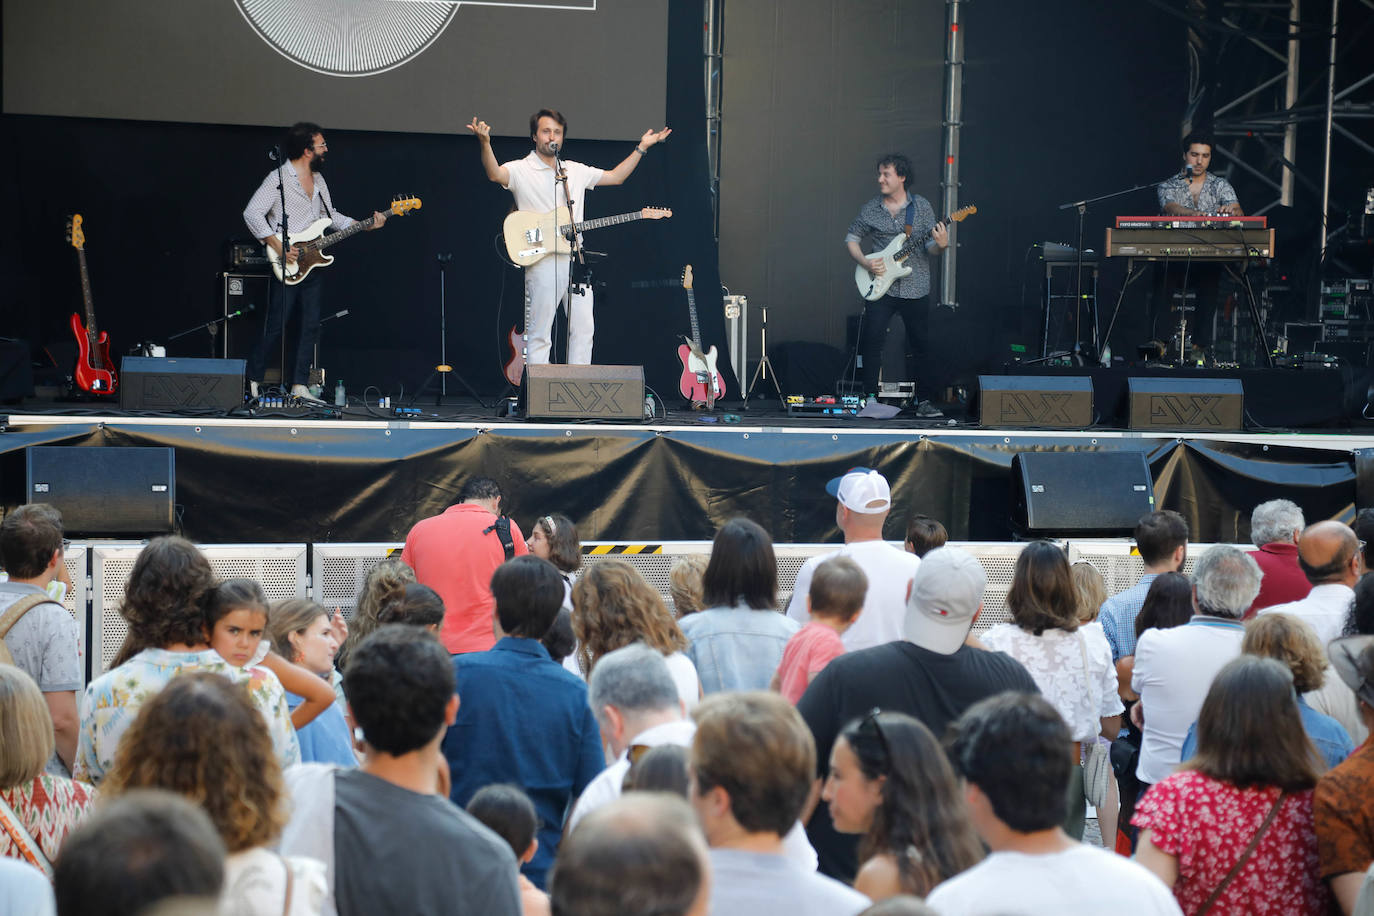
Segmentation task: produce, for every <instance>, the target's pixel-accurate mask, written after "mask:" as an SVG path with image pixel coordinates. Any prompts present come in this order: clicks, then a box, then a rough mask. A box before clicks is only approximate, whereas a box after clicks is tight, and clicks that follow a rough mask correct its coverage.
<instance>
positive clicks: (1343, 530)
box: [1298, 521, 1361, 587]
mask: <svg viewBox="0 0 1374 916" xmlns="http://www.w3.org/2000/svg"><path fill="white" fill-rule="evenodd" d="M1359 552H1360V541H1359V539H1358V538H1356V537H1355V532H1354V531H1351V530H1350V527H1349V526H1348V525H1342V524H1341V523H1340V522H1333V521H1326V522H1317V523H1316V524H1315V525H1308V526H1307V527H1306V528H1305V529H1303V532H1302V536H1301V537H1299V538H1298V565H1299V566H1301V567H1302V571H1303V573H1304V574H1305V575H1306V576H1307V581H1308V582H1311V583H1312V584H1313V585H1324V584H1329V583H1333V582H1340V583H1344V584H1346V585H1349V586H1352V587H1353V586H1354V585H1355V583H1356V582H1357V581H1358V580H1359V578H1360V570H1361V563H1360V558H1359Z"/></svg>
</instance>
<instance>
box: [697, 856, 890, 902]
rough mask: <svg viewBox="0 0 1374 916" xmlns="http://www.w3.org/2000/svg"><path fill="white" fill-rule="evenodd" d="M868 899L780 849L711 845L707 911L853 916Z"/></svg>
mask: <svg viewBox="0 0 1374 916" xmlns="http://www.w3.org/2000/svg"><path fill="white" fill-rule="evenodd" d="M869 903H870V901H869V899H868V898H867V897H865V896H864V895H863V894H861V893H859V892H858V891H856V890H854V888H852V887H849V886H848V885H846V884H841V883H840V882H838V881H836V880H835V879H834V878H827V877H826V876H825V875H821V874H817V873H816V872H809V871H805V870H804V869H802V868H801V866H799V865H797V864H796V863H795V862H793V861H792V860H790V859H788V858H786V857H785V856H781V855H776V856H775V855H769V854H767V853H761V852H745V851H742V850H738V849H712V850H711V916H758V914H759V913H786V914H788V916H854V914H855V913H861V912H863V911H864V910H866V909H867V908H868V906H869Z"/></svg>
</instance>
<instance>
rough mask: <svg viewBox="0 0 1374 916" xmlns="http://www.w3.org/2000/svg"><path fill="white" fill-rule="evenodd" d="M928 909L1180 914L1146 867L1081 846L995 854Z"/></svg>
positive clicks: (990, 915)
mask: <svg viewBox="0 0 1374 916" xmlns="http://www.w3.org/2000/svg"><path fill="white" fill-rule="evenodd" d="M926 905H927V906H928V907H930V908H931V909H932V910H935V911H936V912H937V913H939V914H940V916H1040V914H1045V916H1072V914H1080V913H1081V914H1084V916H1088V914H1092V916H1096V914H1099V913H1112V914H1113V916H1156V914H1158V916H1179V914H1180V913H1181V911H1180V910H1179V908H1178V902H1177V901H1176V900H1175V899H1174V895H1173V893H1172V892H1171V891H1170V890H1169V888H1168V887H1167V886H1165V884H1164V882H1163V881H1161V880H1159V878H1157V877H1155V876H1154V875H1153V874H1152V873H1151V872H1149V871H1147V870H1146V869H1145V867H1144V866H1142V865H1138V864H1137V863H1135V862H1132V861H1131V860H1130V859H1126V858H1123V857H1122V856H1119V855H1117V854H1116V853H1114V852H1108V851H1107V850H1105V849H1098V848H1096V847H1094V846H1088V845H1085V844H1081V843H1076V844H1074V846H1073V847H1071V848H1069V849H1065V850H1063V851H1062V852H1054V853H1050V854H1048V855H1040V856H1032V855H1026V854H1025V853H1020V852H994V853H993V854H992V855H990V856H988V857H987V858H986V859H984V860H983V861H982V862H979V863H978V864H977V865H975V866H973V867H972V868H970V869H969V870H968V871H965V872H962V873H961V874H958V875H955V876H954V877H953V878H950V879H949V880H948V881H946V882H944V883H943V884H940V885H938V886H937V887H936V888H935V889H934V890H933V891H931V892H930V896H929V897H927V898H926Z"/></svg>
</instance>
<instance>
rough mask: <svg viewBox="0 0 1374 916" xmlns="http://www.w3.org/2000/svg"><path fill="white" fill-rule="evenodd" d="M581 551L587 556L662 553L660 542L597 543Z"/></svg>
mask: <svg viewBox="0 0 1374 916" xmlns="http://www.w3.org/2000/svg"><path fill="white" fill-rule="evenodd" d="M582 552H583V553H584V554H586V555H587V556H589V557H610V556H616V555H618V554H640V553H663V545H662V544H598V545H597V546H595V547H583V548H582Z"/></svg>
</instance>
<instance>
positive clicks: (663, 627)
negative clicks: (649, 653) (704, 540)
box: [572, 560, 701, 709]
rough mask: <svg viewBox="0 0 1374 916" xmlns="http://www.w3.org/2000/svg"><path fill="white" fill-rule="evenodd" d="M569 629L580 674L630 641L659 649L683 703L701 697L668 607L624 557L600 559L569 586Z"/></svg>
mask: <svg viewBox="0 0 1374 916" xmlns="http://www.w3.org/2000/svg"><path fill="white" fill-rule="evenodd" d="M573 604H574V605H575V606H576V610H575V611H574V612H573V620H572V625H573V633H574V634H575V635H576V636H577V643H578V646H577V663H578V669H579V670H580V672H581V673H582V674H583V675H584V676H585V675H588V674H590V673H591V672H592V671H593V670H595V667H596V663H597V660H598V659H599V658H601V656H603V655H605V654H606V653H607V652H613V651H615V650H616V649H619V648H621V647H623V646H628V645H630V644H631V643H634V642H642V643H644V644H645V645H647V646H648V647H649V648H651V649H656V650H658V651H659V652H661V653H662V654H663V657H664V659H666V661H667V663H668V670H669V671H671V672H672V675H673V681H674V682H675V683H676V684H677V690H678V695H679V696H681V697H682V702H683V703H685V704H686V706H687V708H688V709H691V708H692V707H694V706H696V704H697V700H699V699H700V698H701V682H700V680H698V678H697V669H696V666H695V665H693V664H692V660H691V659H690V658H688V657H687V656H686V654H684V652H683V650H684V649H686V648H687V637H686V636H684V635H683V634H682V630H681V628H680V627H678V624H677V621H676V620H674V619H673V615H672V614H671V613H669V611H668V607H667V605H665V604H664V603H663V597H662V596H661V595H659V593H658V591H657V590H656V589H654V587H653V586H651V585H650V584H649V583H648V582H645V581H644V577H643V576H642V575H640V574H639V570H637V569H635V568H634V567H633V566H631V565H630V564H629V563H627V562H625V561H624V560H602V561H601V562H599V563H596V564H594V565H592V566H591V568H589V569H588V570H587V571H586V572H585V573H584V574H583V575H582V578H580V579H578V580H577V584H576V585H575V586H573Z"/></svg>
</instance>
